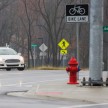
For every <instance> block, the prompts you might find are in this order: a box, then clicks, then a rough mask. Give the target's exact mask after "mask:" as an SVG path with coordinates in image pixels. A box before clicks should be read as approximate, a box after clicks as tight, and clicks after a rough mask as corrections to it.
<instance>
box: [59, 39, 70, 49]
mask: <svg viewBox="0 0 108 108" xmlns="http://www.w3.org/2000/svg"><path fill="white" fill-rule="evenodd" d="M58 46H59V47H60V48H61V49H66V48H67V47H68V46H69V43H68V42H67V41H66V40H65V39H62V40H61V41H60V42H59V43H58Z"/></svg>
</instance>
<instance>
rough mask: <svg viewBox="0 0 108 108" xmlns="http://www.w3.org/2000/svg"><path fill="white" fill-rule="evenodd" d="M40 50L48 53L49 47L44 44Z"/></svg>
mask: <svg viewBox="0 0 108 108" xmlns="http://www.w3.org/2000/svg"><path fill="white" fill-rule="evenodd" d="M39 49H40V50H41V51H42V52H44V51H46V50H47V49H48V47H47V46H46V45H45V44H44V43H43V44H42V45H41V46H40V47H39Z"/></svg>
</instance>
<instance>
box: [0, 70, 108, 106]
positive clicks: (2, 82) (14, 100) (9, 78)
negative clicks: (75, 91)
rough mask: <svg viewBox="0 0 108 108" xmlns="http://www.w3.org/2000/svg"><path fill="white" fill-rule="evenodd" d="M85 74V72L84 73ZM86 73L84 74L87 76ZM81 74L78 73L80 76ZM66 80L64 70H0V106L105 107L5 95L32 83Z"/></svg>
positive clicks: (28, 88)
mask: <svg viewBox="0 0 108 108" xmlns="http://www.w3.org/2000/svg"><path fill="white" fill-rule="evenodd" d="M84 75H85V74H84ZM87 75H88V74H86V75H85V76H87ZM82 76H83V74H80V77H82ZM57 80H58V81H60V80H66V81H67V80H68V75H67V73H66V72H65V71H61V70H58V71H54V70H49V71H48V70H25V71H17V70H12V71H4V70H0V108H30V107H32V108H83V107H85V108H107V107H108V105H105V104H97V105H95V104H91V103H90V102H83V101H78V100H73V101H68V100H67V101H64V100H59V99H58V100H57V99H56V100H54V99H51V100H44V99H30V98H22V97H14V96H7V95H6V94H7V93H8V92H12V91H27V90H30V89H31V87H32V86H33V85H36V84H39V83H45V82H50V81H57Z"/></svg>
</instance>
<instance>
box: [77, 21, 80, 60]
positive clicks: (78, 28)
mask: <svg viewBox="0 0 108 108" xmlns="http://www.w3.org/2000/svg"><path fill="white" fill-rule="evenodd" d="M79 25H80V24H79V23H77V24H76V36H77V39H76V40H77V41H76V43H77V61H78V62H79V32H80V31H79V27H80V26H79Z"/></svg>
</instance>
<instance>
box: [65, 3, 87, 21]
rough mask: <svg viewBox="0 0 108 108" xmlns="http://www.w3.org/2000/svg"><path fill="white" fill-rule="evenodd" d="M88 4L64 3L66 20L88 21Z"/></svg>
mask: <svg viewBox="0 0 108 108" xmlns="http://www.w3.org/2000/svg"><path fill="white" fill-rule="evenodd" d="M88 14H89V9H88V4H77V5H66V21H67V22H88Z"/></svg>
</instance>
